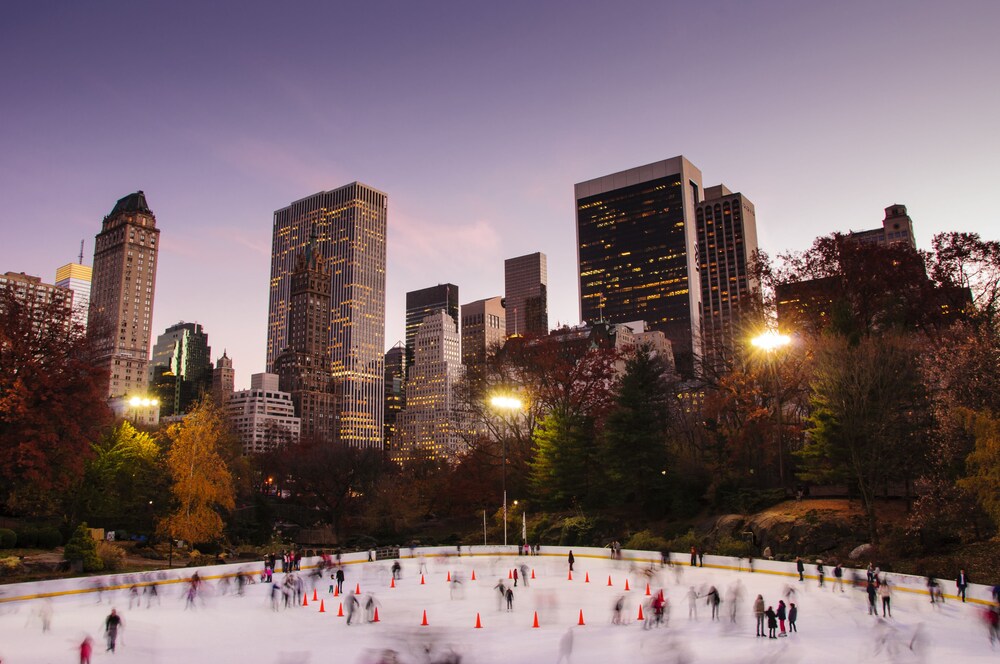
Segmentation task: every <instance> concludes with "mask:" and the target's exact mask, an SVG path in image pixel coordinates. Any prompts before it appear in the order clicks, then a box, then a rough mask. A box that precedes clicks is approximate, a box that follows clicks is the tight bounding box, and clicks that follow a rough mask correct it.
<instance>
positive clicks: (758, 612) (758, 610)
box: [753, 595, 766, 636]
mask: <svg viewBox="0 0 1000 664" xmlns="http://www.w3.org/2000/svg"><path fill="white" fill-rule="evenodd" d="M753 615H754V618H756V619H757V636H766V635H765V634H764V596H763V595H757V599H755V600H754V601H753Z"/></svg>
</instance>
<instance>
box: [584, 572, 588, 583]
mask: <svg viewBox="0 0 1000 664" xmlns="http://www.w3.org/2000/svg"><path fill="white" fill-rule="evenodd" d="M583 582H584V583H590V572H587V573H586V574H585V575H584V577H583Z"/></svg>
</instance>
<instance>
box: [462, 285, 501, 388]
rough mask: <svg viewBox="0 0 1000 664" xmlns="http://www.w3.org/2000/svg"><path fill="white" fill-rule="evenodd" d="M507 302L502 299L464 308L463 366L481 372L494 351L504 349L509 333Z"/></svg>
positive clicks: (496, 298) (470, 303)
mask: <svg viewBox="0 0 1000 664" xmlns="http://www.w3.org/2000/svg"><path fill="white" fill-rule="evenodd" d="M503 303H504V300H503V298H502V297H500V296H499V295H498V296H496V297H490V298H487V299H485V300H476V301H475V302H469V303H468V304H463V305H462V364H464V365H465V367H466V369H468V370H472V371H479V370H481V369H482V368H483V367H484V366H485V365H486V358H487V357H489V354H490V352H491V351H492V350H495V349H496V348H498V347H500V346H501V345H502V344H503V340H504V338H505V336H506V335H505V331H506V329H507V317H506V311H505V309H504V306H503Z"/></svg>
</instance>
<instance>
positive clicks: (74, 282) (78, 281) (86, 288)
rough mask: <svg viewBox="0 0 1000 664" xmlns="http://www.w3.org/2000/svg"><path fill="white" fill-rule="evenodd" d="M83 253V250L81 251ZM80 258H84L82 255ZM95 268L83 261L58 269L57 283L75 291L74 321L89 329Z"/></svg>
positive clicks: (82, 327)
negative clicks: (92, 278)
mask: <svg viewBox="0 0 1000 664" xmlns="http://www.w3.org/2000/svg"><path fill="white" fill-rule="evenodd" d="M81 254H82V252H81ZM80 260H81V261H82V260H83V256H82V255H81V257H80ZM92 276H93V270H92V269H91V268H90V266H89V265H83V264H82V263H67V264H66V265H63V266H62V267H60V268H59V269H57V270H56V283H55V285H56V286H58V287H60V288H68V289H69V290H71V291H73V323H74V324H76V325H79V326H80V328H81V329H84V330H86V329H87V315H88V313H89V311H90V280H91V277H92Z"/></svg>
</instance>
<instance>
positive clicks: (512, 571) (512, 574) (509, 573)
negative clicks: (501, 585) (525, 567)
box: [507, 569, 514, 579]
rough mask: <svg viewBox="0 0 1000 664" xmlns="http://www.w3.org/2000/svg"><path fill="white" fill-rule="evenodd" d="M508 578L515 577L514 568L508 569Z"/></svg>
mask: <svg viewBox="0 0 1000 664" xmlns="http://www.w3.org/2000/svg"><path fill="white" fill-rule="evenodd" d="M507 578H508V579H513V578H514V570H512V569H509V570H507Z"/></svg>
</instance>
